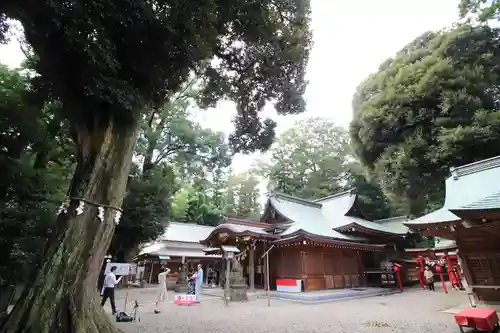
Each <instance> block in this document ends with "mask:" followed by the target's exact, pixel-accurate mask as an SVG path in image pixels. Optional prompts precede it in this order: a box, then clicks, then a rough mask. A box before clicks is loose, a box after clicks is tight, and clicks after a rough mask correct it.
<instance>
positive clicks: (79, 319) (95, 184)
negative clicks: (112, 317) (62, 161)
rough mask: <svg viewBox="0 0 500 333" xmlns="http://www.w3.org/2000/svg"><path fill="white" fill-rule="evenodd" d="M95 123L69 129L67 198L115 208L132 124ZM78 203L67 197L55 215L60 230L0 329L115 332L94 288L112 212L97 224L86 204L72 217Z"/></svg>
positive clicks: (10, 332)
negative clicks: (72, 165) (64, 209)
mask: <svg viewBox="0 0 500 333" xmlns="http://www.w3.org/2000/svg"><path fill="white" fill-rule="evenodd" d="M96 123H99V120H98V121H96V122H94V124H96ZM100 123H101V124H102V125H101V126H95V125H94V126H93V127H92V128H91V129H89V128H88V127H84V126H81V125H80V126H77V127H75V128H74V133H75V141H76V143H77V147H78V164H77V167H76V170H75V174H74V176H73V181H72V184H71V188H70V190H69V196H70V198H85V199H86V200H89V201H92V202H96V203H100V204H103V205H109V206H115V207H120V206H121V203H122V200H123V195H124V192H125V188H126V182H127V177H128V173H129V169H130V164H131V160H132V154H133V149H134V146H135V141H136V134H137V124H134V125H133V126H130V127H129V128H119V127H117V126H116V125H115V124H114V123H113V122H110V121H101V122H100ZM77 204H78V203H77V201H72V203H71V206H70V209H69V211H68V214H62V215H60V216H59V217H58V218H57V224H58V227H59V230H57V232H56V233H55V234H54V239H52V240H51V241H50V244H48V247H47V250H46V253H45V255H44V259H43V263H42V265H41V267H40V269H39V271H38V273H37V276H36V278H35V279H34V283H33V284H32V285H31V286H28V287H27V288H26V290H25V291H24V293H23V296H22V297H21V299H20V300H19V302H18V303H17V304H16V306H15V307H14V309H13V311H12V313H11V315H10V316H9V318H8V319H7V321H6V322H5V324H4V325H3V327H2V328H1V329H0V333H35V332H36V333H96V332H101V333H102V332H118V330H117V329H116V328H115V327H114V326H113V324H112V323H111V322H110V321H109V320H108V318H106V315H105V313H104V311H103V310H102V308H101V306H100V304H99V302H98V299H97V289H96V283H97V277H98V274H99V271H100V267H101V263H102V260H103V257H104V256H105V254H106V251H107V250H108V247H109V244H110V242H111V238H112V236H113V232H114V228H115V223H114V221H113V219H114V216H115V211H114V210H112V209H107V210H106V213H105V220H104V222H101V221H100V220H99V219H98V218H97V207H95V206H93V205H90V204H85V209H84V212H83V214H81V215H76V212H75V208H76V206H77ZM54 213H55V212H54Z"/></svg>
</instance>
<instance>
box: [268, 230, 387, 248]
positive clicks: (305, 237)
mask: <svg viewBox="0 0 500 333" xmlns="http://www.w3.org/2000/svg"><path fill="white" fill-rule="evenodd" d="M303 240H306V241H310V242H314V243H324V244H334V245H338V246H345V247H352V248H356V247H359V248H362V249H373V250H382V249H384V248H385V245H384V244H366V243H357V242H349V241H345V240H338V239H333V238H329V237H323V236H317V235H308V234H307V233H302V234H299V235H295V236H291V235H290V237H288V238H283V239H278V240H275V241H274V242H273V244H276V245H281V244H286V243H291V242H297V241H303Z"/></svg>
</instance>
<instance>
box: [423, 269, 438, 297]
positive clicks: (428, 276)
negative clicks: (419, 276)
mask: <svg viewBox="0 0 500 333" xmlns="http://www.w3.org/2000/svg"><path fill="white" fill-rule="evenodd" d="M424 277H425V281H426V282H427V287H428V288H429V290H431V291H436V289H434V273H432V271H431V270H430V268H429V266H425V271H424Z"/></svg>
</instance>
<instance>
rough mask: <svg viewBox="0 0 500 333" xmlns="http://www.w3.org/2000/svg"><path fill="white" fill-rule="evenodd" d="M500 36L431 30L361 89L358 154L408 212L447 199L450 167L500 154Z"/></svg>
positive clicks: (354, 131)
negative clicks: (445, 187)
mask: <svg viewBox="0 0 500 333" xmlns="http://www.w3.org/2000/svg"><path fill="white" fill-rule="evenodd" d="M499 36H500V35H499V30H498V29H492V28H489V27H487V26H481V27H472V26H468V25H463V26H460V27H458V28H456V29H454V30H450V31H442V32H436V33H426V34H424V35H422V36H421V37H419V38H417V39H416V40H414V41H413V42H412V43H410V44H409V45H408V46H406V47H405V48H403V50H401V51H400V52H399V53H398V54H397V55H396V56H395V57H394V58H393V59H389V60H388V61H386V62H385V63H384V64H383V65H382V66H381V67H380V69H379V71H378V72H377V73H375V74H373V75H370V76H369V77H368V78H367V79H366V80H365V81H364V82H363V83H361V85H360V86H359V87H358V89H357V92H356V94H355V96H354V100H353V109H354V116H353V121H352V123H351V128H350V134H351V138H352V143H353V147H354V150H355V152H356V156H357V157H359V159H360V160H361V162H362V163H363V164H364V165H365V166H366V167H367V168H369V169H370V170H371V171H372V172H374V173H375V174H376V178H377V179H378V181H379V182H380V185H381V186H382V187H383V189H384V191H385V192H386V193H387V194H388V195H389V196H390V197H391V198H392V199H394V200H401V201H403V202H404V203H405V205H406V207H405V211H406V213H407V214H411V215H419V214H422V213H424V212H425V211H426V210H427V209H433V208H436V207H438V206H439V205H441V204H442V200H443V198H444V179H445V178H446V177H447V175H448V172H449V171H448V169H449V167H451V166H457V165H463V164H467V163H471V162H474V161H478V160H481V159H484V158H488V157H492V156H495V155H499V154H500V144H499V143H500V141H499V140H500V139H499V134H500V112H499V111H498V110H499V106H500V105H499V100H500V98H499V97H500V96H499V91H498V83H499V80H500V67H499V66H498V61H497V60H498V59H499V55H500V44H499V43H497V40H498V38H499ZM429 203H430V206H429Z"/></svg>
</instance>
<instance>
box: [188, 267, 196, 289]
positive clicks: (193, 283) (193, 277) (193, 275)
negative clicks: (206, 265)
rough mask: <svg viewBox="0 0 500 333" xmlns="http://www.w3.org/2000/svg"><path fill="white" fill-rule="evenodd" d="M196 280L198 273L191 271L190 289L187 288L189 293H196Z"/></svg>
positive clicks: (189, 278)
mask: <svg viewBox="0 0 500 333" xmlns="http://www.w3.org/2000/svg"><path fill="white" fill-rule="evenodd" d="M195 280H196V273H195V272H191V273H189V275H188V290H187V294H188V295H195Z"/></svg>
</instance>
